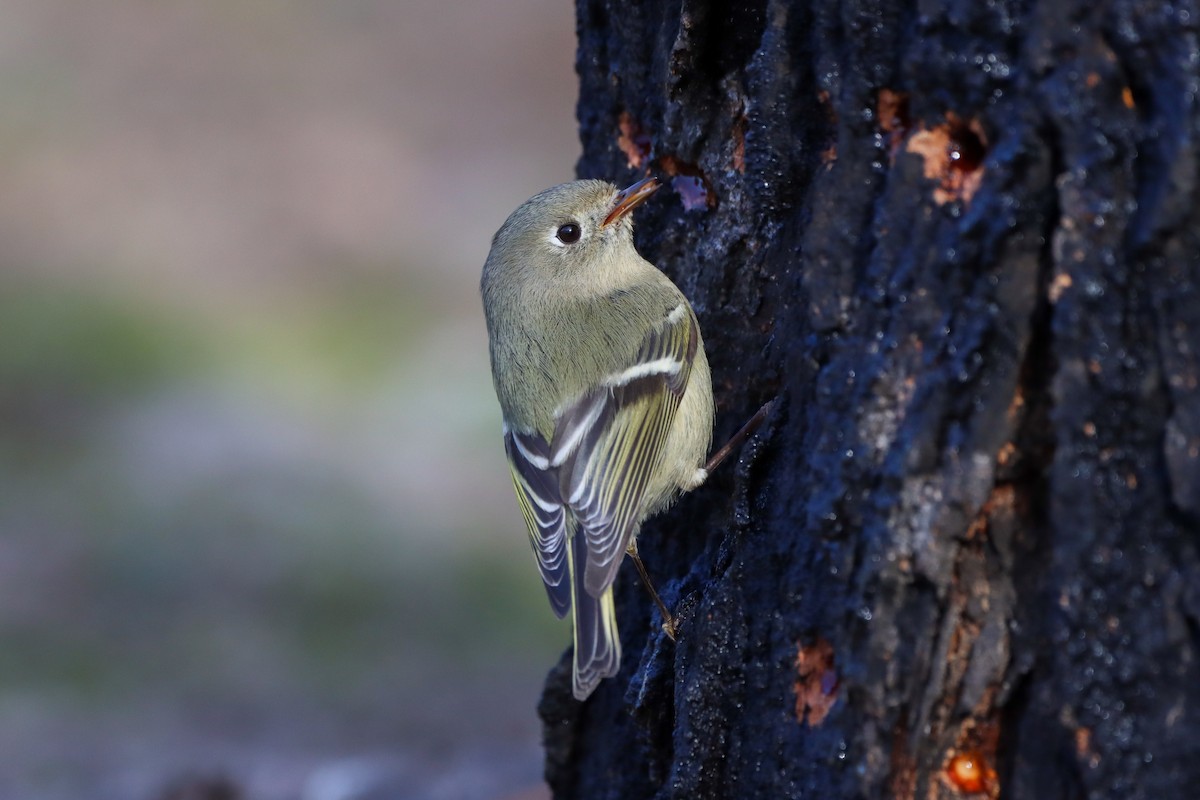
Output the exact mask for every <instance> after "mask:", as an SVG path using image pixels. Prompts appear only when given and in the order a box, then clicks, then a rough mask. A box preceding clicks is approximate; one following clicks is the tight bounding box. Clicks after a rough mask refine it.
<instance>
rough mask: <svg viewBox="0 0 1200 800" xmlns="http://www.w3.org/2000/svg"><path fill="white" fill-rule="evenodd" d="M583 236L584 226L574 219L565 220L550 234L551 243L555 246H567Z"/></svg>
mask: <svg viewBox="0 0 1200 800" xmlns="http://www.w3.org/2000/svg"><path fill="white" fill-rule="evenodd" d="M582 237H583V227H582V226H581V225H580V224H579V223H578V222H575V221H574V220H572V221H570V222H564V223H563V224H562V225H559V226H558V227H557V228H555V229H554V233H552V234H550V243H551V244H553V245H554V246H555V247H566V246H567V245H569V244H575V243H576V242H578V241H579V240H580V239H581V238H582Z"/></svg>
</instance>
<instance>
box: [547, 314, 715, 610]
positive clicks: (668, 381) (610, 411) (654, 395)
mask: <svg viewBox="0 0 1200 800" xmlns="http://www.w3.org/2000/svg"><path fill="white" fill-rule="evenodd" d="M698 343H699V331H698V330H697V326H696V321H695V317H694V316H693V315H692V313H691V310H690V309H689V308H688V307H687V306H686V305H680V306H679V307H677V308H676V309H675V310H674V311H672V312H671V313H670V314H668V315H667V316H666V317H664V319H663V321H662V323H661V324H660V325H658V326H657V327H655V328H654V329H652V330H651V331H650V333H649V334H647V335H646V337H645V339H644V340H643V341H642V344H641V347H640V348H639V349H638V351H637V354H636V356H635V358H634V359H633V361H632V362H631V363H630V364H629V365H628V366H627V367H625V368H624V369H622V370H620V371H617V372H614V373H613V374H612V375H609V376H608V377H606V378H605V379H604V380H603V381H602V382H601V384H600V385H599V386H597V387H596V388H595V389H593V390H591V391H589V392H587V393H585V394H584V395H583V396H582V397H580V398H579V399H578V400H577V401H575V402H574V403H573V404H572V405H570V406H569V407H568V408H566V409H565V410H564V411H563V412H562V414H561V415H560V417H559V419H558V422H557V425H556V427H555V431H554V437H553V440H552V441H551V443H550V455H549V462H550V465H551V468H552V469H553V468H554V467H555V466H559V467H560V469H559V471H558V481H559V497H560V498H561V501H562V502H565V503H566V505H567V506H569V507H570V509H571V511H572V513H573V516H574V517H575V519H576V520H577V521H578V526H579V532H578V533H577V534H576V535H580V534H582V535H583V536H584V537H586V542H587V564H586V565H584V570H585V573H584V586H585V588H586V590H587V592H588V594H590V595H592V596H593V597H597V598H598V597H600V596H601V595H602V594H603V593H604V591H605V590H606V589H608V587H609V586H611V585H612V582H613V580H614V578H615V577H616V574H617V569H618V567H619V566H620V564H621V559H622V557H623V555H624V553H625V550H626V548H627V547H628V545H629V539H630V536H632V534H633V532H634V530H635V529H636V527H637V525H638V523H639V522H640V521H641V511H642V506H643V502H644V500H645V495H646V490H647V487H648V486H649V483H650V477H651V474H652V473H653V471H654V467H655V465H656V464H657V463H658V461H659V457H660V456H661V454H662V451H663V446H664V445H665V443H666V441H667V436H668V434H669V433H670V430H671V424H672V422H673V421H674V419H675V412H676V411H677V410H678V409H679V403H680V400H681V399H682V398H683V393H684V390H685V389H686V388H687V382H688V378H689V376H690V374H691V368H692V360H693V358H694V357H695V354H696V348H697V346H698ZM577 562H578V560H577ZM573 566H574V568H575V569H579V567H580V566H581V565H580V564H579V563H575V564H574V565H573Z"/></svg>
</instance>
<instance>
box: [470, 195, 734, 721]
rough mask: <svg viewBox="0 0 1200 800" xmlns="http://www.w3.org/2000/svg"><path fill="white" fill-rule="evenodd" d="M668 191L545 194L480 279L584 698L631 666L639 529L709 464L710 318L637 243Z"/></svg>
mask: <svg viewBox="0 0 1200 800" xmlns="http://www.w3.org/2000/svg"><path fill="white" fill-rule="evenodd" d="M656 188H657V183H655V182H652V181H642V182H640V183H638V184H635V185H634V186H632V187H630V188H629V189H627V190H625V191H624V192H618V191H617V189H616V187H614V186H612V185H611V184H608V183H605V182H602V181H576V182H573V183H566V184H562V185H561V186H556V187H554V188H552V189H548V190H546V191H544V192H542V193H541V194H538V195H536V196H534V197H533V198H531V199H530V200H528V201H527V202H526V203H524V204H523V205H522V206H521V207H520V208H518V209H517V210H516V211H514V212H513V214H512V215H511V216H510V217H509V218H508V220H507V221H506V222H505V223H504V225H503V226H502V227H501V228H500V230H499V232H497V233H496V236H495V238H494V239H493V240H492V249H491V252H490V253H489V255H488V259H487V263H486V264H485V265H484V268H483V278H482V281H481V289H482V293H483V305H484V311H485V314H486V316H487V326H488V336H489V343H490V351H491V360H492V377H493V380H494V383H495V387H496V396H497V397H498V399H499V400H500V408H501V411H502V413H503V416H504V428H505V435H504V441H505V449H506V451H507V453H508V457H509V462H510V466H511V468H512V476H513V484H514V487H515V489H516V492H517V499H518V501H519V504H520V507H521V511H522V513H523V515H524V517H525V521H526V524H527V526H528V528H529V535H530V539H531V541H532V544H533V549H534V554H535V555H536V557H537V561H538V567H539V569H540V571H541V574H542V578H543V580H544V581H545V584H546V590H547V594H548V596H549V598H550V604H551V606H552V607H553V608H554V610H555V612H556V613H557V614H558V615H559V616H564V615H565V614H566V612H567V611H568V610H573V612H574V613H573V617H574V630H575V634H574V636H575V662H574V667H575V669H574V672H575V681H574V692H575V696H576V697H578V698H580V699H584V698H586V697H587V696H588V695H589V694H590V693H591V692H592V690H593V689H594V688H595V686H596V684H597V683H598V682H599V681H600V680H601V679H602V678H605V677H609V676H611V675H615V674H616V672H617V669H618V667H619V664H620V653H621V646H620V640H619V638H618V636H617V628H616V620H615V616H614V607H613V599H612V598H613V595H612V583H613V580H614V579H615V577H616V573H617V568H618V567H619V566H620V563H621V559H622V557H623V555H624V553H625V551H626V549H627V548H628V547H630V546H631V543H632V541H633V537H634V536H635V535H636V533H637V529H638V527H639V526H640V525H641V523H642V521H643V520H644V519H645V518H646V517H648V516H650V515H652V514H654V513H656V512H658V511H660V510H662V509H663V508H665V507H666V506H667V505H669V504H670V502H671V501H672V500H673V499H674V498H675V497H676V496H677V495H678V493H679V492H680V491H689V490H691V489H694V488H695V487H696V486H699V485H700V483H702V482H703V481H704V479H705V478H706V477H707V473H705V471H704V469H703V464H704V458H705V455H706V453H707V451H708V447H709V444H710V442H711V439H712V428H713V400H712V380H711V377H710V375H709V370H708V361H707V359H706V358H705V355H704V346H703V343H702V341H701V339H700V329H699V327H698V325H697V323H696V316H695V313H694V312H693V311H692V308H691V306H690V305H689V304H688V302H687V299H686V298H685V297H684V296H683V294H682V293H681V292H680V291H679V289H677V288H676V287H675V285H674V284H673V283H671V281H670V280H669V279H668V278H667V277H666V276H665V275H663V273H661V272H660V271H659V270H658V269H656V268H655V267H654V265H652V264H650V263H649V262H647V261H646V260H645V259H643V258H642V257H641V256H640V255H638V253H637V250H636V249H634V246H633V223H632V221H631V215H630V214H629V211H631V210H632V209H633V208H634V207H635V206H637V205H638V204H640V203H641V202H642V200H644V199H645V198H646V197H648V196H649V195H650V194H651V193H652V192H653V191H654V189H656Z"/></svg>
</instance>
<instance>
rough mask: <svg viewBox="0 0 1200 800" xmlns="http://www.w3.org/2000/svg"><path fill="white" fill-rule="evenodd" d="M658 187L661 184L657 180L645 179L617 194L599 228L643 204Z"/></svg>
mask: <svg viewBox="0 0 1200 800" xmlns="http://www.w3.org/2000/svg"><path fill="white" fill-rule="evenodd" d="M660 186H662V184H661V183H659V182H658V179H657V178H645V179H644V180H640V181H638V182H637V183H635V184H634V185H633V186H630V187H629V188H628V189H622V190H621V191H620V192H617V200H616V202H615V203H614V204H613V207H612V211H609V212H608V216H607V217H605V218H604V222H601V223H600V226H601V227H605V226H607V225H609V224H610V223H613V222H616V221H617V220H619V219H620V218H621V217H623V216H625V215H626V214H628V213H629V212H630V211H633V210H634V209H635V208H637V207H638V206H640V205H641V204H642V203H643V202H645V200H646V198H648V197H649V196H650V195H652V194H654V193H655V192H657V191H658V187H660Z"/></svg>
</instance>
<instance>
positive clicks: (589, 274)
mask: <svg viewBox="0 0 1200 800" xmlns="http://www.w3.org/2000/svg"><path fill="white" fill-rule="evenodd" d="M659 185H660V184H659V182H658V181H657V180H655V179H654V178H646V179H645V180H641V181H638V182H637V183H635V184H633V185H632V186H630V187H629V188H627V189H624V190H621V191H618V190H617V187H615V186H613V185H612V184H611V183H606V182H605V181H596V180H588V181H573V182H571V183H564V184H561V185H559V186H555V187H553V188H550V189H547V190H545V191H544V192H541V193H539V194H536V195H534V196H533V197H531V198H530V199H529V200H527V201H525V202H524V203H523V204H522V205H521V207H520V208H518V209H517V210H516V211H514V212H513V213H512V214H511V215H510V216H509V218H508V219H507V220H506V221H505V223H504V225H502V226H501V227H500V230H499V231H497V232H496V235H495V237H494V238H493V239H492V250H491V253H490V254H489V255H488V263H487V265H486V266H485V268H484V280H485V282H486V281H487V280H488V278H489V272H491V273H497V272H503V273H506V274H507V275H508V276H511V277H512V278H516V279H518V280H520V279H529V280H536V281H547V280H549V281H557V280H568V281H572V282H574V281H578V280H582V281H585V282H589V283H590V282H597V283H602V282H604V281H605V280H606V279H608V278H612V279H618V278H619V277H620V273H621V272H622V271H624V270H625V269H632V268H634V266H635V265H640V264H643V263H644V262H643V261H642V259H641V257H640V256H638V255H637V251H636V250H634V247H633V220H632V215H631V214H630V212H631V211H633V209H634V208H636V207H637V206H639V205H641V204H642V202H644V201H645V200H646V198H648V197H649V196H650V195H652V194H654V192H655V191H656V190H657V189H658V187H659Z"/></svg>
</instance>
